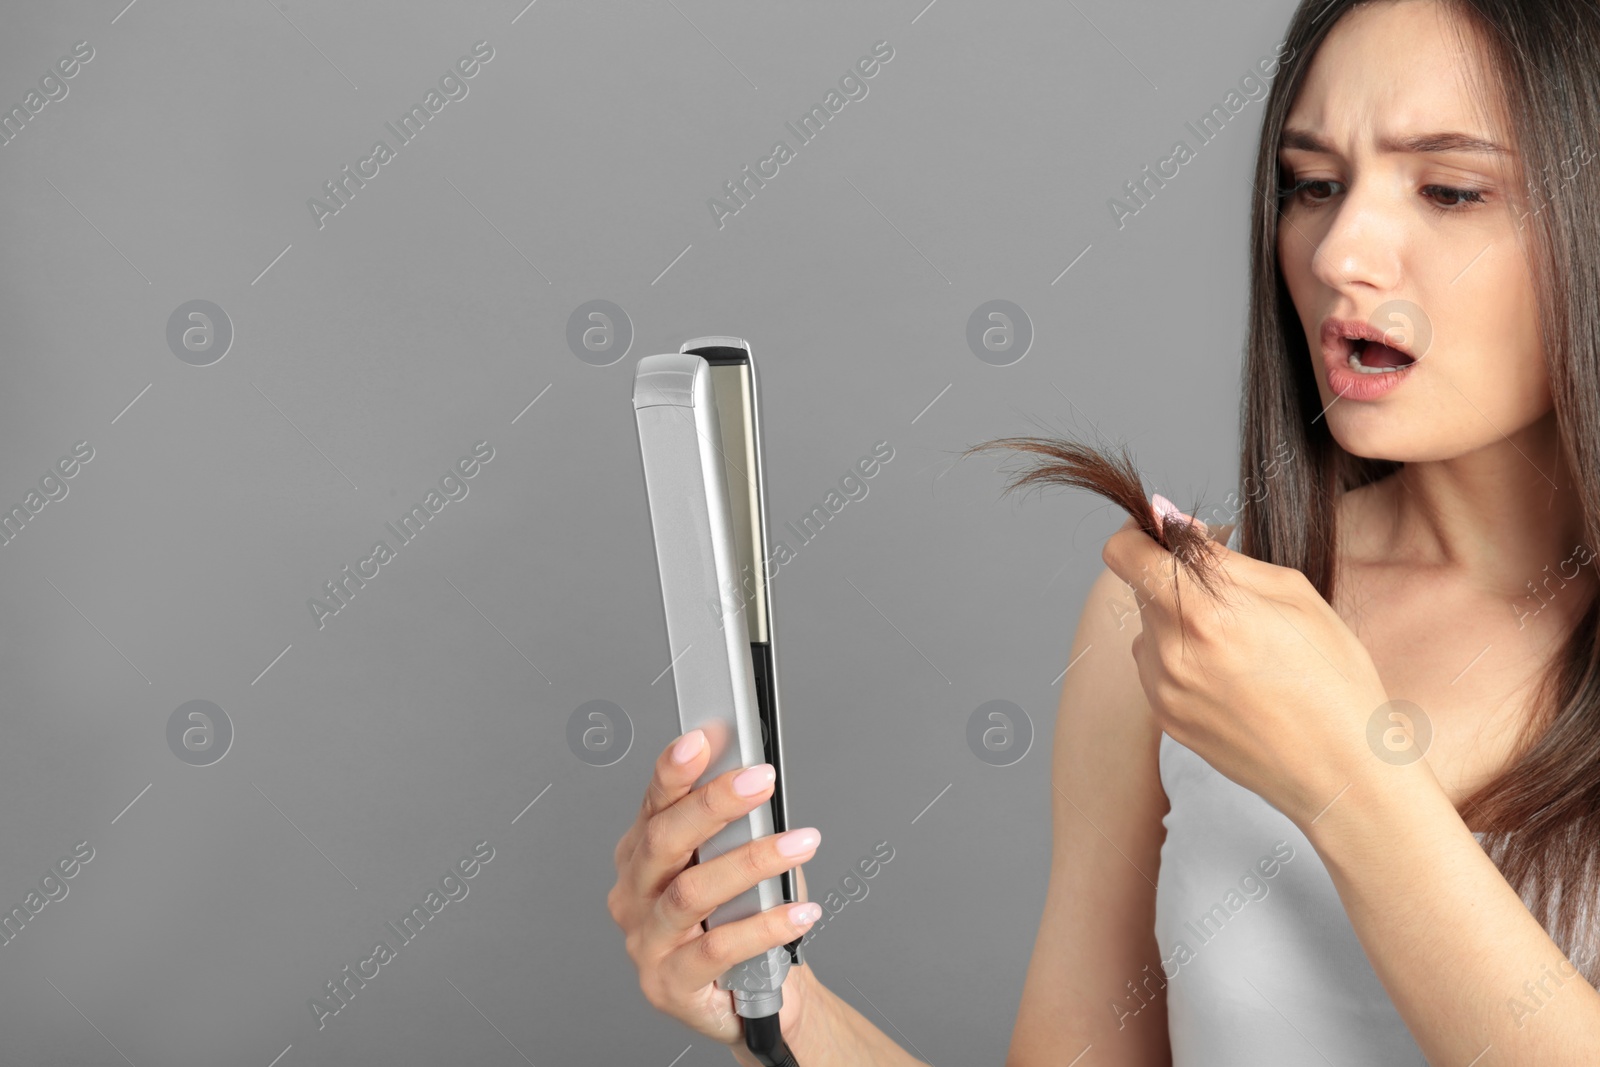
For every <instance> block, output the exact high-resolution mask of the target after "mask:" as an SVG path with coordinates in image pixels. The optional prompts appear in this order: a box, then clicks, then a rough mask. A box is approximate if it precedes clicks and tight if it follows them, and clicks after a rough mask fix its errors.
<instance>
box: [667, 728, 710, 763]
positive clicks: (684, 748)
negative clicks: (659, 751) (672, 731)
mask: <svg viewBox="0 0 1600 1067" xmlns="http://www.w3.org/2000/svg"><path fill="white" fill-rule="evenodd" d="M705 739H706V734H705V731H704V730H690V731H689V732H688V733H686V734H684V735H683V736H682V737H680V738H678V743H677V744H675V745H673V746H672V762H673V763H688V762H689V761H690V760H692V759H694V758H695V756H696V755H698V754H699V752H700V746H701V744H703V743H704V742H705Z"/></svg>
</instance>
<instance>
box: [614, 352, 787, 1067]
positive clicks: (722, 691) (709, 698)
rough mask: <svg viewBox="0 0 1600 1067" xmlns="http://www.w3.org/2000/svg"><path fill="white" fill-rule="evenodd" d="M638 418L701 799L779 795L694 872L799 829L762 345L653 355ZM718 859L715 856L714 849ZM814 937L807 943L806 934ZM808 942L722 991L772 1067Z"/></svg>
mask: <svg viewBox="0 0 1600 1067" xmlns="http://www.w3.org/2000/svg"><path fill="white" fill-rule="evenodd" d="M633 408H634V417H635V419H636V421H637V422H638V427H639V452H640V455H641V457H642V459H643V464H644V480H645V489H646V492H647V495H648V496H649V501H650V525H651V528H652V530H653V531H654V535H655V543H656V562H657V565H658V567H659V570H660V574H661V599H662V602H663V605H664V607H665V609H666V619H667V643H668V650H669V652H670V653H671V662H672V680H673V685H674V688H675V689H676V690H677V698H678V723H679V726H680V727H681V731H682V732H684V733H687V732H688V731H690V730H694V729H700V730H703V731H705V736H706V741H707V743H708V745H709V747H710V750H711V761H710V763H708V764H707V766H706V769H705V773H704V774H702V775H701V776H700V779H699V781H697V782H696V783H695V787H696V788H699V787H700V786H703V785H705V784H706V783H707V782H709V781H711V780H712V779H713V778H716V777H717V776H718V775H721V774H725V773H726V772H728V771H730V770H734V769H736V768H742V767H752V766H755V765H757V764H760V763H770V764H772V767H773V770H774V771H775V772H776V774H777V778H776V781H775V782H774V783H773V789H772V797H771V799H770V800H769V801H768V802H767V803H766V804H762V805H761V806H759V807H757V808H756V809H755V810H754V811H752V812H750V813H749V815H747V816H745V817H744V818H741V819H735V820H734V821H733V822H731V823H729V824H728V825H727V826H725V827H723V828H722V829H721V830H718V831H717V832H716V833H714V834H712V835H711V837H710V838H708V839H707V840H706V842H705V844H704V845H702V846H701V848H700V849H698V850H697V852H696V856H695V862H697V863H698V862H702V861H703V860H704V859H705V858H706V856H707V855H708V854H709V855H711V856H720V855H722V854H723V853H725V852H727V851H729V850H730V849H733V848H737V847H738V846H740V845H742V844H744V843H745V842H747V841H753V840H755V839H756V838H759V837H765V836H767V835H769V834H774V833H782V832H783V831H784V830H785V829H787V828H788V815H787V811H786V809H785V805H784V774H783V757H782V747H781V744H780V738H781V732H780V730H779V720H778V681H777V659H776V656H775V653H774V647H775V642H774V640H773V630H772V589H771V586H770V584H769V582H768V575H767V568H766V561H767V505H766V492H765V482H764V479H763V477H762V468H763V463H762V454H761V436H762V432H761V405H760V401H759V397H758V390H757V378H756V368H755V363H754V361H753V360H752V359H751V356H750V346H749V345H748V344H747V343H746V342H745V341H743V340H741V339H740V338H737V337H697V338H695V339H694V340H692V341H687V342H685V343H684V345H683V347H682V348H681V349H680V350H679V351H678V352H668V353H664V354H661V355H653V356H645V357H644V358H642V359H640V360H639V364H638V367H637V369H636V370H635V372H634V378H633ZM707 850H709V853H708V851H707ZM798 899H799V893H798V887H797V883H796V879H795V875H794V872H793V871H792V870H789V871H784V872H783V874H782V875H781V876H778V877H773V878H766V879H763V880H762V881H760V882H758V883H757V884H756V885H754V886H752V887H751V888H749V889H747V890H745V891H744V892H742V893H740V894H739V895H738V896H737V897H734V898H733V899H732V900H729V901H728V902H727V903H725V904H722V905H720V906H719V907H717V908H716V910H714V911H713V912H712V913H711V915H710V916H709V917H707V918H706V919H705V921H704V926H705V928H706V929H707V930H710V929H712V928H714V927H716V926H720V925H721V924H723V923H727V922H733V921H735V920H738V919H743V918H747V917H749V916H751V915H755V914H757V913H758V912H762V911H766V910H768V909H770V908H774V907H777V906H778V905H780V904H783V903H786V902H788V903H793V902H796V901H798ZM802 936H803V935H802ZM800 941H801V938H799V937H797V938H795V939H794V940H793V941H791V942H789V943H788V944H787V945H784V946H783V947H782V948H771V949H768V950H767V951H765V952H763V953H761V954H760V955H758V956H754V957H752V958H750V959H748V960H745V961H744V962H743V963H740V964H737V965H736V966H734V967H732V968H730V969H729V970H728V971H727V972H725V973H724V974H722V975H721V976H720V977H719V978H718V979H717V987H718V988H719V989H726V990H730V991H731V992H732V993H733V1003H734V1009H735V1010H736V1011H737V1012H738V1014H739V1016H740V1017H741V1018H742V1019H743V1020H744V1035H745V1044H746V1046H748V1047H749V1049H750V1051H751V1052H752V1054H754V1055H755V1057H756V1058H757V1059H758V1060H759V1061H760V1062H761V1063H763V1064H766V1065H768V1067H785V1065H787V1067H797V1065H796V1064H795V1061H794V1058H793V1056H792V1054H791V1053H790V1052H789V1049H788V1046H787V1045H786V1044H785V1043H784V1041H783V1037H782V1035H781V1033H780V1032H779V1026H778V1011H779V1009H780V1008H782V1007H783V990H782V986H783V980H784V978H785V977H786V976H787V975H788V973H789V967H790V965H791V964H793V965H795V966H798V965H800V964H801V963H802V962H803V961H802V959H801V954H800Z"/></svg>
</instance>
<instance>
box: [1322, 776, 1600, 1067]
mask: <svg viewBox="0 0 1600 1067" xmlns="http://www.w3.org/2000/svg"><path fill="white" fill-rule="evenodd" d="M1301 829H1302V830H1303V831H1304V832H1305V833H1306V836H1307V838H1308V839H1309V840H1310V841H1311V843H1312V845H1313V846H1314V847H1315V848H1316V850H1317V853H1318V855H1320V856H1321V857H1322V861H1323V864H1324V865H1325V866H1326V867H1327V869H1328V873H1329V875H1330V876H1331V877H1332V879H1333V883H1334V886H1335V887H1336V888H1337V889H1338V892H1339V897H1340V899H1341V900H1342V901H1343V903H1344V907H1345V911H1346V912H1347V913H1348V915H1349V916H1350V921H1351V924H1352V925H1353V926H1354V928H1355V932H1356V935H1357V937H1358V938H1359V939H1360V941H1361V944H1362V947H1363V948H1364V949H1365V950H1366V954H1367V957H1368V959H1369V960H1371V962H1372V966H1373V970H1374V971H1375V972H1376V973H1377V975H1378V978H1379V979H1380V980H1381V981H1382V982H1383V985H1384V988H1385V989H1386V990H1387V991H1388V993H1389V997H1390V999H1391V1000H1392V1001H1393V1002H1394V1005H1395V1008H1396V1009H1397V1010H1398V1011H1399V1013H1400V1016H1401V1018H1403V1019H1404V1020H1405V1023H1406V1026H1407V1027H1408V1028H1409V1029H1410V1031H1411V1035H1412V1037H1413V1038H1414V1039H1415V1040H1416V1042H1417V1044H1418V1046H1419V1047H1420V1048H1421V1049H1422V1051H1423V1054H1424V1055H1426V1056H1427V1058H1428V1062H1429V1063H1432V1064H1436V1065H1444V1064H1450V1065H1465V1064H1471V1063H1479V1062H1480V1061H1479V1059H1478V1057H1479V1056H1481V1055H1483V1054H1484V1053H1485V1051H1486V1050H1491V1049H1492V1054H1491V1055H1489V1056H1487V1057H1485V1059H1484V1060H1483V1061H1481V1062H1493V1063H1538V1064H1541V1065H1544V1067H1567V1065H1572V1067H1578V1065H1591V1064H1593V1062H1594V1054H1595V1053H1594V1050H1595V1049H1596V1048H1597V1047H1600V993H1596V991H1595V989H1594V988H1593V987H1592V986H1591V985H1590V984H1589V983H1588V982H1586V981H1585V980H1584V978H1583V976H1582V975H1581V974H1579V973H1578V972H1577V970H1576V968H1575V967H1573V966H1572V964H1571V963H1570V962H1569V961H1568V960H1567V959H1566V957H1565V956H1563V954H1562V952H1561V949H1560V948H1559V947H1558V946H1557V945H1556V944H1555V942H1554V941H1552V940H1551V939H1550V937H1549V935H1548V934H1547V933H1546V932H1545V931H1544V928H1543V927H1541V926H1540V925H1539V922H1538V920H1536V919H1535V918H1534V917H1533V915H1532V914H1531V913H1529V911H1528V909H1527V907H1526V906H1525V905H1524V904H1523V902H1522V900H1521V898H1520V897H1519V896H1518V895H1517V893H1516V891H1515V890H1513V889H1512V888H1511V886H1510V885H1509V884H1507V882H1506V880H1505V879H1504V878H1503V877H1502V876H1501V875H1500V872H1499V870H1498V869H1497V868H1496V867H1495V865H1494V863H1493V861H1491V860H1490V859H1489V857H1488V855H1487V854H1485V852H1484V851H1483V848H1482V847H1481V846H1480V845H1479V844H1478V842H1477V841H1476V840H1474V838H1473V836H1472V833H1471V832H1470V831H1469V830H1468V829H1467V826H1466V824H1465V823H1464V822H1462V820H1461V817H1460V816H1459V815H1458V814H1457V813H1456V811H1455V808H1454V807H1453V806H1452V805H1451V803H1450V799H1449V797H1448V796H1447V795H1446V794H1445V792H1444V790H1443V788H1442V787H1441V786H1440V785H1439V782H1438V779H1437V778H1436V777H1435V776H1434V773H1433V770H1432V768H1431V767H1429V765H1428V763H1427V761H1426V760H1418V761H1417V762H1415V763H1412V764H1408V765H1405V766H1392V765H1388V764H1378V765H1376V766H1373V767H1370V768H1367V769H1363V770H1362V771H1361V772H1360V776H1359V777H1357V778H1356V779H1355V780H1354V781H1352V782H1351V784H1350V787H1349V788H1348V789H1347V790H1345V792H1344V793H1342V794H1340V795H1339V796H1338V799H1337V800H1335V801H1334V802H1333V803H1332V804H1331V805H1330V806H1329V807H1328V808H1327V809H1326V810H1324V811H1323V812H1322V813H1321V814H1319V815H1317V816H1316V821H1315V822H1314V823H1310V824H1309V825H1305V826H1302V827H1301Z"/></svg>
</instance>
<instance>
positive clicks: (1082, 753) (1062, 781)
mask: <svg viewBox="0 0 1600 1067" xmlns="http://www.w3.org/2000/svg"><path fill="white" fill-rule="evenodd" d="M1140 629H1141V625H1140V619H1139V606H1138V602H1137V600H1136V599H1135V597H1134V595H1133V591H1132V590H1131V589H1130V588H1129V587H1128V586H1127V585H1126V584H1125V583H1124V582H1123V581H1122V580H1121V579H1120V578H1118V577H1117V576H1116V575H1115V574H1114V573H1112V572H1111V571H1110V570H1109V569H1107V570H1103V571H1102V572H1101V573H1100V574H1099V575H1098V576H1097V577H1096V578H1095V580H1094V581H1093V582H1092V583H1091V584H1090V587H1089V592H1088V595H1087V596H1086V597H1085V599H1084V604H1083V609H1082V612H1081V614H1080V616H1079V620H1078V627H1077V631H1076V633H1075V634H1074V636H1073V641H1072V648H1071V650H1070V652H1069V653H1068V656H1067V660H1066V668H1067V669H1066V673H1065V675H1064V677H1063V678H1062V683H1061V702H1060V709H1059V711H1058V713H1057V715H1056V734H1055V743H1054V749H1053V754H1052V762H1051V790H1050V802H1051V813H1052V837H1053V846H1052V853H1051V866H1050V885H1049V888H1048V890H1047V892H1046V896H1045V904H1044V913H1043V915H1042V917H1041V919H1040V923H1039V933H1038V936H1037V939H1036V941H1035V944H1034V951H1033V956H1032V959H1031V960H1030V963H1029V966H1028V975H1027V979H1026V981H1025V982H1024V985H1023V994H1022V1002H1021V1004H1020V1006H1019V1009H1018V1013H1017V1019H1016V1025H1015V1029H1014V1031H1013V1033H1012V1038H1011V1050H1010V1055H1009V1056H1008V1057H1007V1059H1006V1064H1007V1065H1008V1067H1044V1065H1045V1064H1054V1063H1059V1062H1060V1055H1061V1050H1062V1049H1066V1048H1073V1049H1081V1048H1083V1047H1084V1046H1085V1045H1093V1046H1095V1047H1096V1055H1097V1056H1100V1055H1101V1052H1100V1050H1101V1049H1104V1050H1106V1053H1105V1055H1106V1057H1109V1058H1104V1057H1103V1058H1100V1059H1097V1061H1096V1062H1098V1063H1103V1064H1121V1065H1134V1064H1139V1065H1145V1064H1154V1063H1166V1062H1169V1060H1168V1058H1167V1057H1168V1056H1169V1055H1170V1051H1169V1049H1168V1045H1167V1027H1166V1010H1165V1009H1166V1002H1165V999H1164V994H1163V993H1157V994H1156V1000H1155V1001H1154V1002H1152V1003H1151V1004H1149V1005H1147V1009H1151V1010H1146V1011H1142V1012H1141V1013H1140V1017H1139V1019H1138V1025H1127V1026H1126V1027H1125V1028H1124V1025H1123V1023H1124V1020H1122V1019H1119V1018H1118V1017H1117V1015H1116V1013H1115V1012H1114V1011H1111V1010H1108V1005H1114V1004H1118V1003H1120V1002H1121V1001H1122V999H1123V998H1124V997H1126V995H1127V988H1126V983H1128V982H1130V981H1133V980H1136V979H1137V978H1138V977H1139V976H1140V975H1143V974H1145V973H1147V969H1148V973H1156V971H1157V969H1159V968H1160V966H1161V954H1160V950H1159V948H1158V946H1157V944H1156V939H1155V892H1156V888H1155V887H1156V879H1157V876H1158V873H1159V867H1160V863H1161V844H1162V842H1163V840H1164V839H1165V836H1166V829H1165V826H1164V825H1163V821H1162V817H1163V816H1164V815H1165V814H1166V812H1167V810H1168V805H1167V797H1166V793H1165V792H1164V791H1163V789H1162V788H1161V779H1160V773H1159V769H1158V766H1157V756H1158V753H1159V742H1160V738H1161V732H1160V730H1159V729H1157V728H1156V726H1155V721H1154V716H1153V715H1152V714H1151V712H1150V706H1149V703H1148V701H1147V700H1146V699H1145V695H1144V688H1143V686H1141V685H1140V683H1139V674H1138V670H1137V668H1136V666H1135V665H1134V662H1133V656H1132V650H1131V645H1132V643H1133V638H1134V636H1135V635H1137V634H1138V633H1139V631H1140Z"/></svg>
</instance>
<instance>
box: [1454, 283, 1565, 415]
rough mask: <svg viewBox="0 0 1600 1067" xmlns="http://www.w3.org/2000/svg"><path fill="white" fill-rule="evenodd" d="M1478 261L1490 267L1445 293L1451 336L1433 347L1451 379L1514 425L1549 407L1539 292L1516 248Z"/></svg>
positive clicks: (1487, 412) (1485, 408)
mask: <svg viewBox="0 0 1600 1067" xmlns="http://www.w3.org/2000/svg"><path fill="white" fill-rule="evenodd" d="M1488 258H1489V257H1488V256H1485V257H1484V259H1485V260H1487V259H1488ZM1479 267H1488V269H1487V270H1485V271H1484V272H1483V274H1482V275H1480V276H1479V277H1477V278H1475V279H1473V280H1474V281H1475V282H1476V284H1475V285H1473V286H1472V287H1471V288H1470V289H1467V288H1466V287H1465V285H1464V284H1463V285H1461V286H1459V288H1461V289H1463V290H1464V291H1462V292H1461V293H1459V294H1452V299H1450V300H1449V301H1448V308H1449V310H1448V311H1447V312H1446V314H1447V316H1448V318H1447V319H1446V320H1445V321H1446V322H1448V323H1450V325H1451V328H1450V335H1451V338H1452V341H1448V342H1447V341H1445V340H1444V337H1443V331H1441V336H1439V337H1437V338H1436V339H1435V345H1434V350H1433V351H1432V352H1431V353H1430V355H1432V356H1435V357H1438V362H1439V366H1440V369H1441V370H1443V371H1444V372H1445V374H1446V375H1447V376H1448V377H1449V379H1450V381H1451V383H1452V384H1454V385H1456V386H1457V387H1458V388H1459V389H1460V390H1461V392H1462V393H1463V394H1465V395H1466V396H1469V397H1471V398H1472V401H1473V403H1475V404H1477V405H1479V406H1480V407H1481V408H1482V410H1483V412H1484V414H1485V415H1488V416H1489V417H1490V419H1491V421H1493V422H1495V423H1496V424H1497V425H1499V426H1500V427H1501V428H1502V429H1504V430H1505V431H1506V432H1508V433H1509V432H1511V430H1512V428H1514V427H1515V428H1520V427H1522V426H1525V425H1527V424H1528V423H1529V422H1532V421H1533V420H1535V419H1537V418H1539V417H1540V416H1541V415H1543V414H1544V413H1545V412H1546V411H1548V410H1549V409H1550V407H1551V397H1550V376H1549V372H1548V370H1547V369H1546V367H1545V356H1544V347H1543V344H1542V343H1541V341H1540V338H1539V325H1538V320H1537V305H1536V299H1537V298H1536V296H1535V293H1534V290H1533V284H1532V281H1531V278H1530V276H1529V274H1528V271H1527V267H1526V264H1525V263H1524V262H1523V261H1522V260H1521V259H1520V258H1519V257H1517V256H1515V255H1514V254H1512V255H1508V256H1506V257H1505V259H1504V260H1496V261H1495V262H1493V263H1487V264H1486V263H1485V262H1483V261H1482V260H1480V261H1479V262H1478V263H1477V264H1476V265H1474V267H1473V268H1472V270H1473V272H1474V273H1476V271H1477V269H1478V268H1479ZM1470 277H1471V275H1470V274H1469V275H1468V276H1467V278H1470ZM1467 278H1462V279H1461V282H1463V283H1465V281H1466V280H1467ZM1446 288H1447V291H1448V290H1449V289H1452V288H1458V287H1457V286H1447V287H1446ZM1452 349H1456V350H1457V351H1459V353H1460V356H1459V358H1458V357H1456V356H1455V355H1454V353H1453V352H1452V351H1451V350H1452ZM1497 415H1498V417H1496V416H1497Z"/></svg>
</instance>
